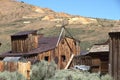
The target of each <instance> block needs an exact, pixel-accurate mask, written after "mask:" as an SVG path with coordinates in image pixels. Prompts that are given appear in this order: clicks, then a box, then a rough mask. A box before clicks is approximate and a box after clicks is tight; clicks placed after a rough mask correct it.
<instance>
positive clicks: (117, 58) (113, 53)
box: [109, 33, 120, 80]
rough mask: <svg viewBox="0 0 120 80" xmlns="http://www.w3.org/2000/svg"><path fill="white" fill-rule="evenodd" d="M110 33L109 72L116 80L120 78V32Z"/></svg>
mask: <svg viewBox="0 0 120 80" xmlns="http://www.w3.org/2000/svg"><path fill="white" fill-rule="evenodd" d="M109 35H110V45H109V46H110V56H109V62H110V64H109V73H110V75H111V76H113V79H114V80H120V33H111V34H109Z"/></svg>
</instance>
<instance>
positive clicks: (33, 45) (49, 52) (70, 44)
mask: <svg viewBox="0 0 120 80" xmlns="http://www.w3.org/2000/svg"><path fill="white" fill-rule="evenodd" d="M79 43H80V42H79V41H78V40H76V39H74V38H72V37H66V36H62V35H61V34H60V36H58V37H44V36H43V35H41V34H39V35H38V34H37V31H36V30H31V31H22V32H19V33H16V34H14V35H11V47H12V50H11V51H8V52H6V53H4V54H2V55H0V57H1V58H4V57H24V58H25V59H26V60H28V61H31V60H46V61H49V62H50V61H52V60H54V61H55V62H56V64H57V65H58V68H60V69H63V68H65V66H66V65H67V63H68V62H69V60H70V58H71V56H72V54H74V55H77V54H79V52H80V48H79Z"/></svg>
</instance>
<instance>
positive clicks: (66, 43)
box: [38, 38, 80, 69]
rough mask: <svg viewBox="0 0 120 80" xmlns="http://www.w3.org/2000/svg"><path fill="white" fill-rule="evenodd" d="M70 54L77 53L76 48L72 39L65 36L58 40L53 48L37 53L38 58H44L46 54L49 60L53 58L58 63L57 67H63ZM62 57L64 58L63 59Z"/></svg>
mask: <svg viewBox="0 0 120 80" xmlns="http://www.w3.org/2000/svg"><path fill="white" fill-rule="evenodd" d="M78 50H80V49H78ZM72 54H75V55H77V49H76V45H75V43H74V40H73V39H70V38H65V39H62V40H61V41H60V42H59V44H58V46H57V47H56V48H55V49H53V50H49V51H46V52H43V53H40V54H39V55H38V60H44V58H45V56H48V57H49V60H48V61H49V62H50V61H51V60H55V62H56V63H57V65H58V69H64V68H65V66H66V65H67V63H68V61H69V59H70V57H71V55H72ZM63 57H64V58H65V60H63Z"/></svg>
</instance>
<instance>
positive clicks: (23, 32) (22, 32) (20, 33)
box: [11, 30, 37, 36]
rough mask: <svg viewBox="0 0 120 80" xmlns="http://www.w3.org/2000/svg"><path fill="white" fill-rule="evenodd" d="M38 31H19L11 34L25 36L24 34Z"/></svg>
mask: <svg viewBox="0 0 120 80" xmlns="http://www.w3.org/2000/svg"><path fill="white" fill-rule="evenodd" d="M36 32H37V30H29V31H21V32H18V33H16V34H14V35H11V36H23V35H28V34H33V33H36Z"/></svg>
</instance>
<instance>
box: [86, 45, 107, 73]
mask: <svg viewBox="0 0 120 80" xmlns="http://www.w3.org/2000/svg"><path fill="white" fill-rule="evenodd" d="M87 56H91V59H92V60H91V61H92V65H91V72H100V73H101V74H106V73H108V64H109V44H108V43H104V44H103V43H102V44H95V45H93V47H92V48H91V49H90V51H89V54H88V55H87Z"/></svg>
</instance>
